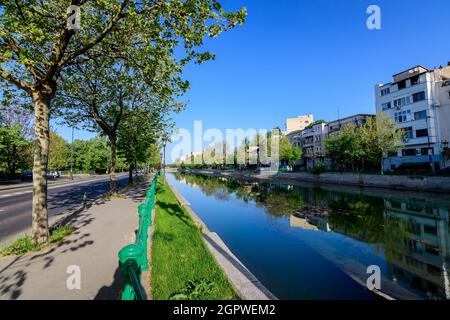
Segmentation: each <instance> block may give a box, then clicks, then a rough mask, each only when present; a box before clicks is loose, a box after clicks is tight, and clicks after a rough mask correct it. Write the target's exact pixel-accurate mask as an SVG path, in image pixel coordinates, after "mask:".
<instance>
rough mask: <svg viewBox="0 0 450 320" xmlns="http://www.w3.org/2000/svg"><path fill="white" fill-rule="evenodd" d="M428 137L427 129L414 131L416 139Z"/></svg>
mask: <svg viewBox="0 0 450 320" xmlns="http://www.w3.org/2000/svg"><path fill="white" fill-rule="evenodd" d="M422 137H428V129H420V130H416V138H422Z"/></svg>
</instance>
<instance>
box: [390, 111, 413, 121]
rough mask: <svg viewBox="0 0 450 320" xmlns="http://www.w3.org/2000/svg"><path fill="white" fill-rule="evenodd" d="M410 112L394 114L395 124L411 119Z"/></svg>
mask: <svg viewBox="0 0 450 320" xmlns="http://www.w3.org/2000/svg"><path fill="white" fill-rule="evenodd" d="M410 118H411V110H405V111H402V112H396V113H394V119H395V122H397V123H402V122H406V121H410V120H411V119H410Z"/></svg>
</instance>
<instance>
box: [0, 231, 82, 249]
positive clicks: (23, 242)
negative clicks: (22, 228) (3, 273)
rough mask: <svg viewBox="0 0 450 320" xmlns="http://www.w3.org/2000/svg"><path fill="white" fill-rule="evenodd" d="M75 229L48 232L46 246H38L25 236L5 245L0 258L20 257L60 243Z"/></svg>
mask: <svg viewBox="0 0 450 320" xmlns="http://www.w3.org/2000/svg"><path fill="white" fill-rule="evenodd" d="M74 231H75V228H74V227H72V226H62V227H57V228H55V229H52V230H50V238H49V240H48V244H46V245H39V244H37V243H35V242H33V240H32V239H31V236H29V235H25V236H23V237H20V238H18V239H16V240H15V241H14V242H13V243H11V244H10V245H7V246H6V247H4V248H3V249H2V250H1V251H0V256H11V255H21V254H24V253H28V252H38V251H41V250H43V249H44V248H46V247H48V246H49V245H52V244H58V243H60V242H62V241H63V240H64V239H65V238H66V237H67V236H69V235H70V234H72V232H74Z"/></svg>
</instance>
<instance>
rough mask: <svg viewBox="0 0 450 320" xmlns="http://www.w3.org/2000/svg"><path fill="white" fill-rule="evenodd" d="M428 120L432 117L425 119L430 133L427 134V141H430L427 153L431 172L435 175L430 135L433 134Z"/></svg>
mask: <svg viewBox="0 0 450 320" xmlns="http://www.w3.org/2000/svg"><path fill="white" fill-rule="evenodd" d="M428 118H430V119H431V116H429V115H427V116H426V117H425V119H426V122H427V131H428V132H427V139H428V150H427V153H428V159H429V161H430V169H431V172H433V173H434V170H433V157H432V155H431V143H430V133H431V130H430V127H429V125H428Z"/></svg>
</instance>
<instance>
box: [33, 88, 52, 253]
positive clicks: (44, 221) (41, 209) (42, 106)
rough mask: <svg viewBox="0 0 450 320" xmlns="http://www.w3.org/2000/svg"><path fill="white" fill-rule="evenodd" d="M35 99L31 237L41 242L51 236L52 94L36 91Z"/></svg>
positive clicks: (44, 241)
mask: <svg viewBox="0 0 450 320" xmlns="http://www.w3.org/2000/svg"><path fill="white" fill-rule="evenodd" d="M33 101H34V133H35V136H36V137H35V147H34V162H33V211H32V224H31V237H32V238H33V241H34V242H36V243H39V244H42V243H46V242H47V241H48V238H49V229H48V211H47V166H48V151H49V115H50V109H49V107H50V96H47V95H43V94H39V93H36V94H34V95H33Z"/></svg>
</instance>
